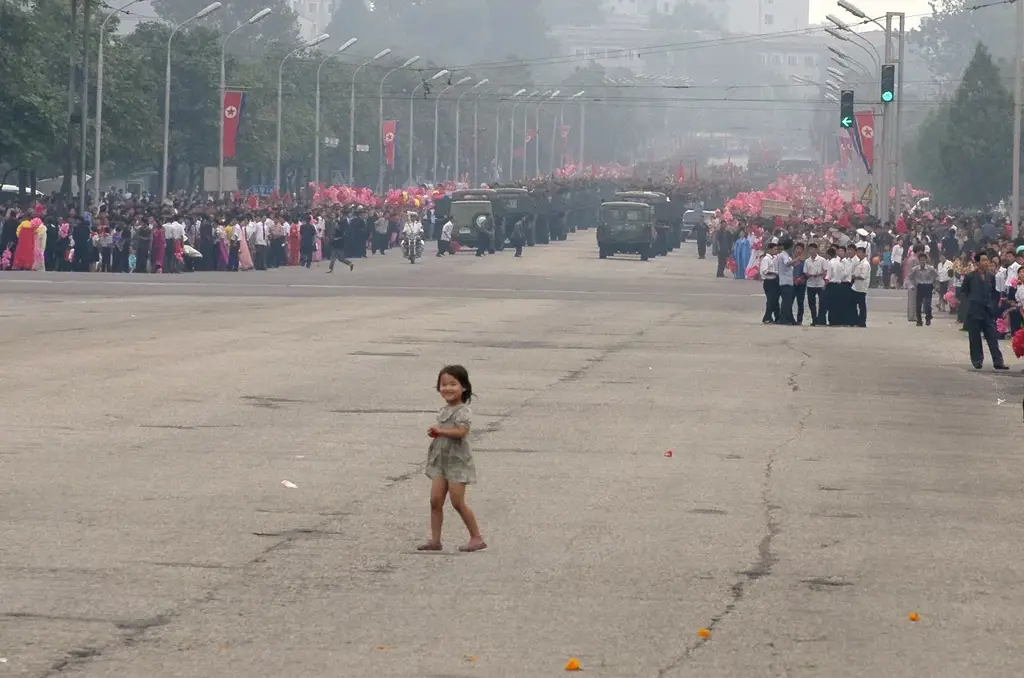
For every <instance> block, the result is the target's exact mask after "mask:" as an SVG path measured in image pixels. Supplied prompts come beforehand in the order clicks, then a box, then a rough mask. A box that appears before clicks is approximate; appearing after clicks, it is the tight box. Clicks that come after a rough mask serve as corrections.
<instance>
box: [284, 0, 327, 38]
mask: <svg viewBox="0 0 1024 678" xmlns="http://www.w3.org/2000/svg"><path fill="white" fill-rule="evenodd" d="M287 1H288V6H289V7H291V9H292V11H294V12H295V13H296V14H297V15H298V18H299V35H300V36H301V37H302V39H303V40H312V39H313V38H315V37H316V36H318V35H320V34H321V33H325V32H326V31H327V27H328V26H330V25H331V18H332V17H333V16H334V11H335V10H336V9H337V8H338V6H339V2H338V0H287Z"/></svg>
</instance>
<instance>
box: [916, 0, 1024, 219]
mask: <svg viewBox="0 0 1024 678" xmlns="http://www.w3.org/2000/svg"><path fill="white" fill-rule="evenodd" d="M1016 24H1017V31H1016V33H1017V37H1016V40H1015V46H1014V57H1013V195H1012V197H1011V200H1010V209H1011V210H1012V211H1013V213H1012V214H1011V215H1010V223H1011V224H1013V237H1014V238H1018V237H1020V143H1021V104H1022V103H1024V102H1022V99H1024V96H1022V94H1024V87H1022V82H1024V77H1022V75H1024V74H1022V72H1021V71H1022V69H1024V66H1022V64H1021V58H1022V57H1024V54H1022V51H1024V2H1018V3H1017V18H1016ZM900 71H901V72H902V71H903V68H902V67H901V68H900Z"/></svg>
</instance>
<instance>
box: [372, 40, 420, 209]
mask: <svg viewBox="0 0 1024 678" xmlns="http://www.w3.org/2000/svg"><path fill="white" fill-rule="evenodd" d="M419 60H420V58H419V57H418V56H414V57H409V58H408V59H406V60H405V63H403V64H402V65H401V66H396V67H395V68H392V69H391V70H390V71H388V72H387V73H385V74H384V77H383V78H381V79H380V93H379V105H378V109H377V118H378V120H377V143H378V146H377V149H378V151H379V152H378V153H377V166H378V170H377V193H383V192H384V163H385V158H384V81H385V80H387V79H388V76H389V75H391V74H392V73H394V72H395V71H400V70H402V69H403V68H409V66H412V65H413V64H414V63H416V62H417V61H419Z"/></svg>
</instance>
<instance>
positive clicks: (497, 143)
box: [494, 89, 526, 179]
mask: <svg viewBox="0 0 1024 678" xmlns="http://www.w3.org/2000/svg"><path fill="white" fill-rule="evenodd" d="M524 94H526V90H525V89H521V90H519V91H518V92H516V93H515V94H513V95H512V96H510V97H509V98H508V100H509V101H515V99H516V98H517V97H521V96H522V95H524ZM501 104H502V102H501V101H500V100H499V101H498V105H497V106H495V108H496V109H497V111H498V113H497V116H496V120H495V122H494V167H495V178H497V176H499V175H501ZM518 105H519V102H515V103H514V104H513V105H512V120H511V123H512V133H511V134H510V135H509V148H511V147H512V144H513V143H514V142H513V139H514V138H515V136H516V106H518ZM508 176H509V178H510V179H511V178H512V158H511V157H509V164H508Z"/></svg>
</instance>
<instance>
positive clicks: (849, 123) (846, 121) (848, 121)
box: [839, 116, 853, 129]
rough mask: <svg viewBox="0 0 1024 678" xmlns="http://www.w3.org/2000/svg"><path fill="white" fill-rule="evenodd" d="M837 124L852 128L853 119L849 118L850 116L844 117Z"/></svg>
mask: <svg viewBox="0 0 1024 678" xmlns="http://www.w3.org/2000/svg"><path fill="white" fill-rule="evenodd" d="M839 124H840V125H842V126H843V127H845V128H847V129H849V128H850V127H853V118H851V117H850V116H846V117H845V118H843V119H842V120H840V121H839Z"/></svg>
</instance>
